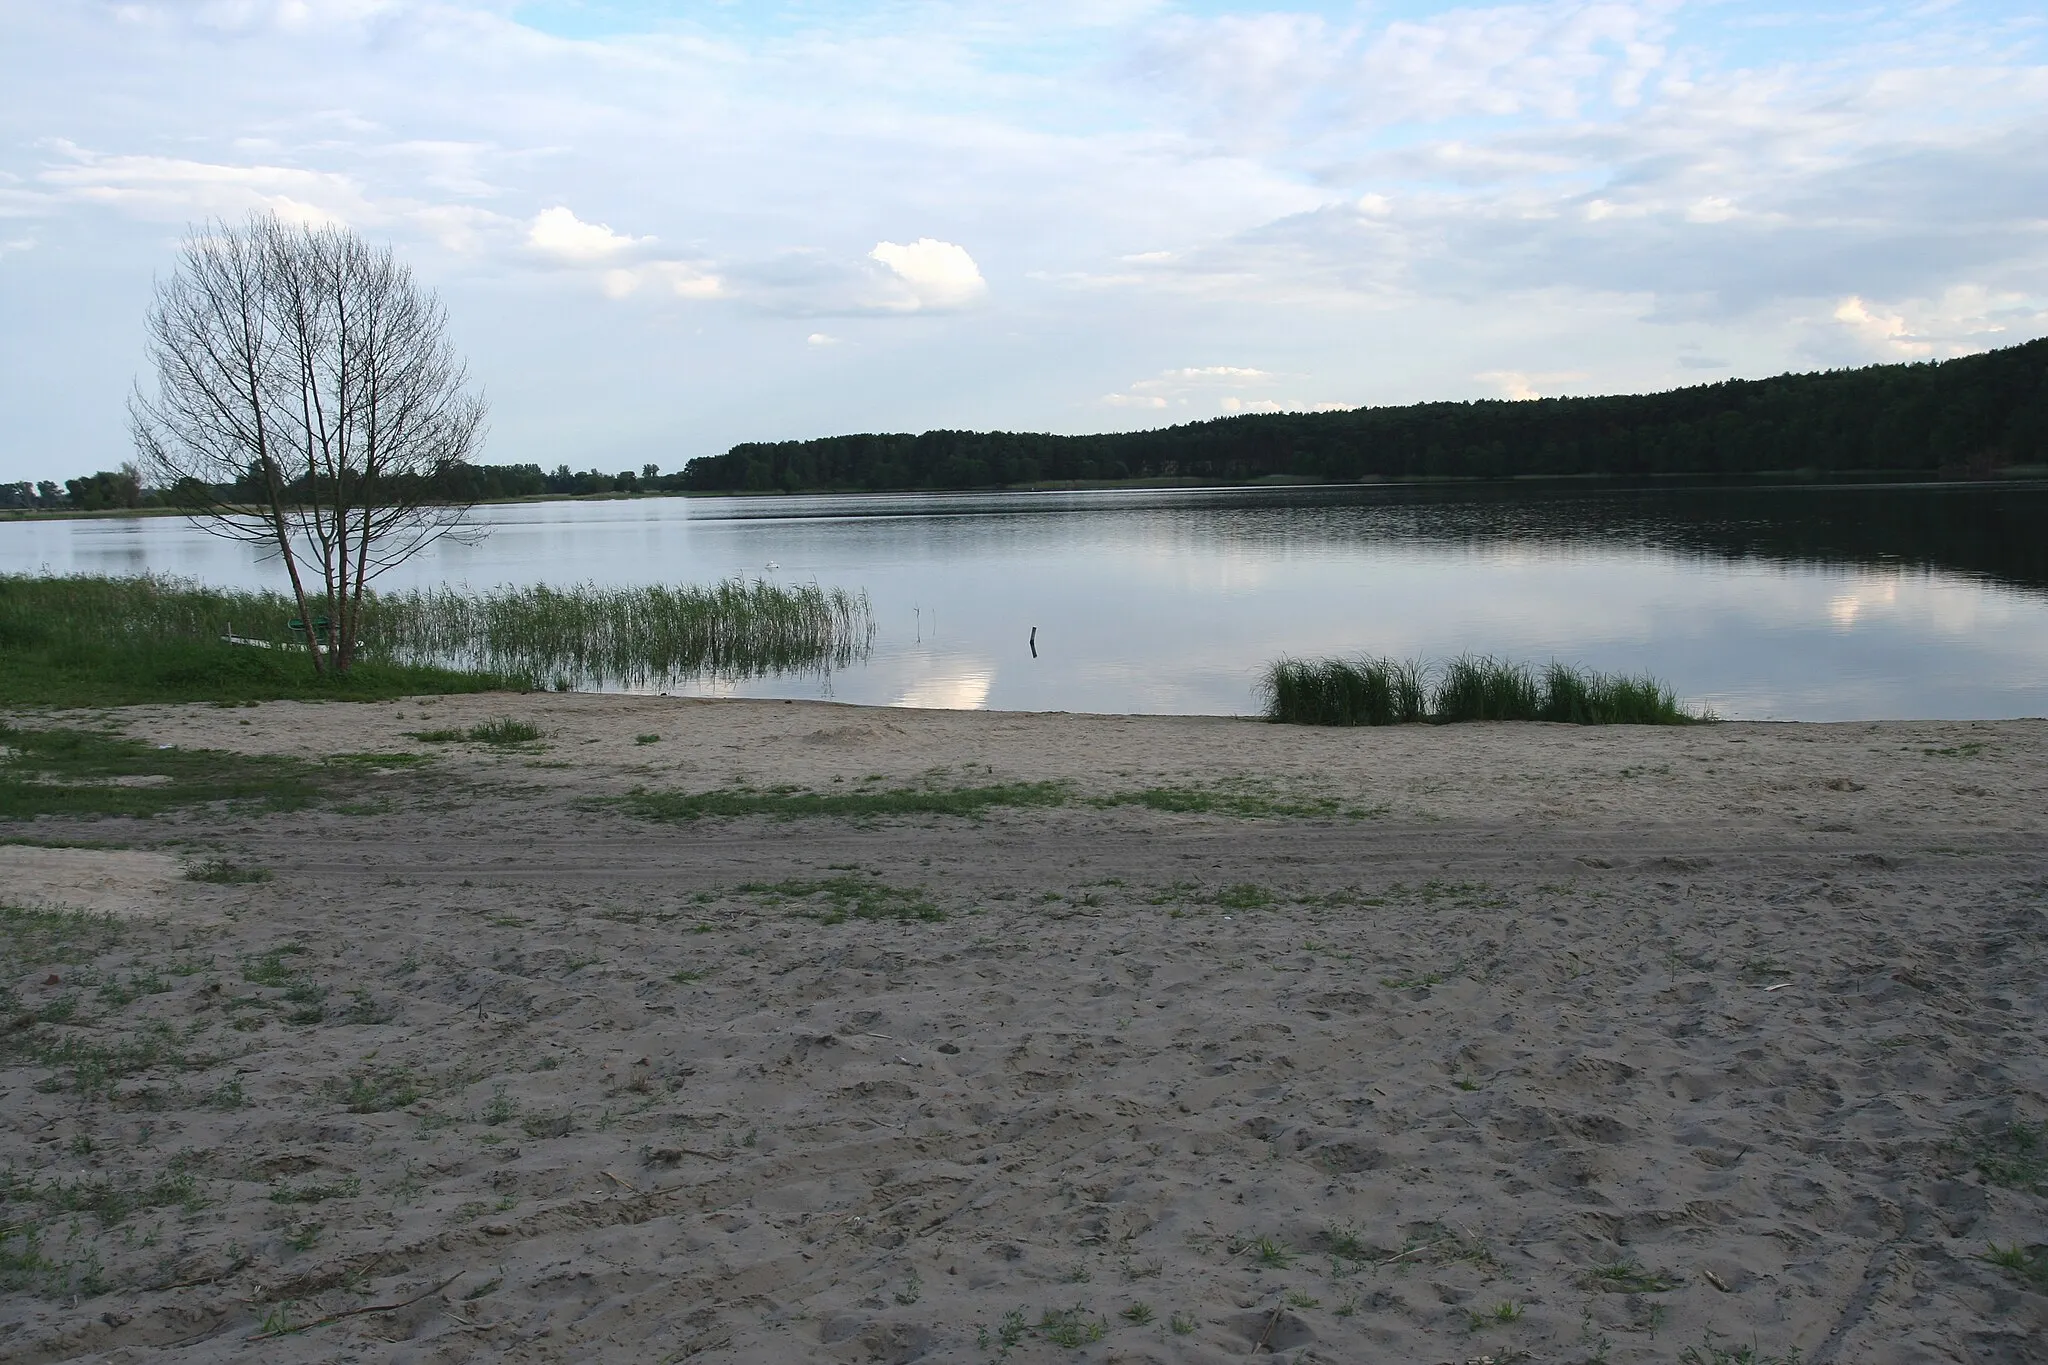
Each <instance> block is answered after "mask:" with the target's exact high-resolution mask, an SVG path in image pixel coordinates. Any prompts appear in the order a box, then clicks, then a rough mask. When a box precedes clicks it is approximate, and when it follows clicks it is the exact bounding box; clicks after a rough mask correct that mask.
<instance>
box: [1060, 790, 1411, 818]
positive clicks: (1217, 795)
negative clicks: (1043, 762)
mask: <svg viewBox="0 0 2048 1365" xmlns="http://www.w3.org/2000/svg"><path fill="white" fill-rule="evenodd" d="M1088 803H1089V804H1090V805H1093V806H1101V807H1105V808H1107V807H1110V806H1143V807H1145V808H1146V809H1147V810H1161V811H1172V812H1175V813H1177V814H1188V815H1228V816H1234V817H1236V818H1237V819H1240V820H1264V819H1297V820H1312V819H1319V818H1320V819H1327V818H1331V817H1335V816H1339V815H1342V816H1349V817H1350V818H1352V819H1362V818H1364V817H1366V816H1368V815H1373V814H1377V813H1378V812H1377V811H1372V810H1364V809H1361V808H1358V807H1346V806H1345V805H1344V803H1343V802H1341V801H1337V800H1335V799H1333V798H1328V797H1292V796H1283V795H1279V794H1276V793H1272V792H1267V791H1261V790H1258V789H1255V788H1253V787H1250V786H1243V785H1238V786H1217V787H1146V788H1144V789H1142V790H1139V791H1129V792H1117V793H1114V794H1113V795H1110V796H1096V797H1090V798H1089V802H1088Z"/></svg>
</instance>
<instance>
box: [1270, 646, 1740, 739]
mask: <svg viewBox="0 0 2048 1365" xmlns="http://www.w3.org/2000/svg"><path fill="white" fill-rule="evenodd" d="M1259 691H1260V694H1261V695H1262V696H1263V698H1264V699H1265V714H1266V718H1267V719H1268V720H1273V721H1279V722H1282V723H1285V724H1289V725H1402V724H1413V723H1416V722H1421V721H1433V722H1436V723H1438V724H1446V723H1449V722H1453V721H1467V720H1495V721H1503V720H1524V721H1528V720H1541V721H1553V722H1557V723H1559V724H1567V725H1684V724H1688V723H1691V722H1694V721H1699V720H1704V719H1709V717H1707V716H1705V715H1704V714H1694V713H1693V712H1690V711H1688V710H1686V708H1685V707H1683V706H1682V705H1680V704H1679V701H1678V698H1677V696H1676V694H1674V693H1673V692H1672V691H1671V689H1670V688H1668V687H1666V686H1665V685H1664V684H1662V683H1660V682H1658V681H1657V680H1656V679H1654V678H1648V677H1634V676H1627V675H1623V674H1615V673H1599V672H1595V671H1593V670H1591V669H1585V668H1578V667H1574V666H1572V665H1569V664H1562V663H1555V662H1553V663H1551V664H1550V665H1549V666H1548V667H1546V668H1545V669H1543V670H1542V672H1541V673H1540V674H1539V673H1538V672H1537V671H1536V670H1534V669H1532V668H1530V667H1529V666H1528V665H1527V664H1522V663H1515V662H1512V661H1510V660H1505V659H1495V658H1488V657H1482V656H1477V655H1470V654H1467V655H1460V656H1459V657H1458V658H1455V659H1452V660H1450V661H1448V662H1446V663H1443V664H1439V665H1434V666H1430V665H1425V664H1423V663H1421V662H1419V661H1415V660H1406V661H1400V660H1393V659H1378V658H1371V657H1362V658H1355V659H1343V658H1333V659H1280V660H1277V661H1276V662H1274V663H1273V664H1271V665H1270V666H1268V668H1267V669H1266V674H1265V677H1264V678H1263V679H1262V680H1261V682H1260V685H1259Z"/></svg>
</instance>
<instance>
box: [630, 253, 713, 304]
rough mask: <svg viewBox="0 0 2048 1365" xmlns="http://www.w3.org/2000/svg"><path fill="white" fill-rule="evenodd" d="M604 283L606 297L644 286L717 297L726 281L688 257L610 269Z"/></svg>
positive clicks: (683, 294)
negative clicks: (688, 259) (685, 259)
mask: <svg viewBox="0 0 2048 1365" xmlns="http://www.w3.org/2000/svg"><path fill="white" fill-rule="evenodd" d="M601 284H602V286H603V288H604V293H605V297H606V298H612V299H623V298H625V297H626V296H627V295H629V294H634V293H637V292H639V290H640V289H641V288H643V287H645V288H648V289H650V290H654V291H657V292H658V291H661V290H666V291H668V292H669V293H671V294H673V295H675V296H676V297H677V298H679V299H715V298H718V297H720V296H721V295H723V294H724V292H725V281H724V280H722V279H721V278H720V277H719V276H718V275H716V274H714V273H712V272H711V271H709V270H706V269H703V268H701V267H699V266H695V265H692V264H690V263H688V262H686V261H647V262H645V263H643V264H640V265H636V266H632V267H630V268H623V267H622V268H620V269H617V270H607V271H605V272H604V275H603V277H602V280H601Z"/></svg>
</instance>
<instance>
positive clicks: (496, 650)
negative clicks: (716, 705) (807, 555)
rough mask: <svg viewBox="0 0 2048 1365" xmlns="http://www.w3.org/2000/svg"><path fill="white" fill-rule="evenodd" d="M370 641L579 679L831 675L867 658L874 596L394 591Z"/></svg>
mask: <svg viewBox="0 0 2048 1365" xmlns="http://www.w3.org/2000/svg"><path fill="white" fill-rule="evenodd" d="M364 620H365V629H366V633H367V634H368V636H369V638H370V639H371V640H373V641H376V642H379V643H380V644H381V645H382V646H383V647H385V648H388V649H390V650H391V651H392V652H393V653H394V654H396V655H398V656H399V657H404V658H415V659H435V660H438V661H441V662H444V663H453V664H457V665H460V666H463V667H469V668H478V669H487V670H490V671H494V672H502V673H522V674H528V675H531V676H533V677H535V678H539V679H552V680H554V681H556V682H557V684H558V685H559V684H567V685H571V686H584V685H595V686H600V687H601V686H604V685H606V684H612V683H622V684H632V685H645V684H648V683H655V682H662V681H671V680H679V679H683V678H692V677H711V678H718V679H721V680H732V679H741V678H754V677H763V676H766V675H768V674H771V673H794V672H826V673H829V672H830V671H831V670H832V669H834V668H843V667H845V666H846V665H848V664H850V663H853V662H854V661H856V660H857V659H860V658H863V657H865V655H866V653H867V650H868V648H869V645H870V643H871V641H872V639H873V636H874V624H873V621H872V618H871V614H870V611H869V607H868V598H867V594H866V593H861V592H854V593H850V592H847V591H846V590H845V589H843V588H830V589H827V588H821V587H819V586H818V585H817V584H815V583H812V584H808V585H804V586H798V587H782V586H779V585H777V584H772V583H765V582H754V583H748V582H746V581H745V580H743V579H737V578H735V579H728V580H726V581H724V582H720V583H715V584H712V585H710V586H708V587H695V586H683V587H662V586H655V587H640V588H600V587H596V586H594V585H584V586H579V587H572V588H551V587H546V586H537V587H525V588H509V587H507V588H496V589H493V590H492V591H490V592H487V593H482V594H478V595H471V594H468V593H460V592H456V591H454V590H452V589H448V588H434V589H429V590H426V591H413V592H401V593H386V594H383V595H381V596H379V597H378V598H377V599H376V602H375V604H374V607H373V609H372V610H369V611H366V612H365V613H364Z"/></svg>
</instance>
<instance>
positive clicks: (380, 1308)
mask: <svg viewBox="0 0 2048 1365" xmlns="http://www.w3.org/2000/svg"><path fill="white" fill-rule="evenodd" d="M468 1273H469V1272H468V1271H467V1270H458V1271H456V1272H455V1273H454V1274H453V1275H450V1276H449V1277H448V1278H447V1279H445V1280H443V1281H441V1283H439V1284H437V1285H435V1286H434V1287H433V1288H432V1289H423V1290H421V1291H420V1292H419V1293H417V1294H415V1295H413V1296H412V1297H411V1298H409V1299H407V1300H405V1301H404V1302H402V1303H372V1304H366V1305H364V1306H363V1307H361V1308H345V1309H343V1310H342V1311H341V1312H339V1313H329V1314H328V1315H327V1316H326V1317H324V1318H315V1319H313V1320H312V1321H311V1322H302V1323H299V1324H297V1325H296V1326H291V1327H277V1328H273V1329H272V1330H270V1331H268V1332H257V1333H255V1334H254V1335H253V1336H248V1337H244V1338H243V1340H244V1341H268V1340H269V1339H270V1338H272V1337H289V1336H296V1335H298V1334H299V1333H300V1332H310V1331H312V1330H313V1329H314V1328H315V1327H325V1326H326V1325H327V1324H328V1323H330V1322H340V1321H341V1320H342V1319H343V1318H359V1317H361V1316H362V1315H363V1314H365V1313H395V1312H397V1311H398V1310H399V1309H401V1308H410V1307H412V1306H413V1305H414V1304H416V1303H418V1302H419V1301H420V1300H421V1299H430V1298H432V1297H433V1296H434V1295H436V1294H438V1293H440V1292H441V1291H442V1290H444V1289H446V1288H447V1287H448V1286H449V1285H451V1284H454V1283H455V1282H456V1281H457V1280H459V1279H461V1278H462V1277H463V1276H464V1275H467V1274H468Z"/></svg>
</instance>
